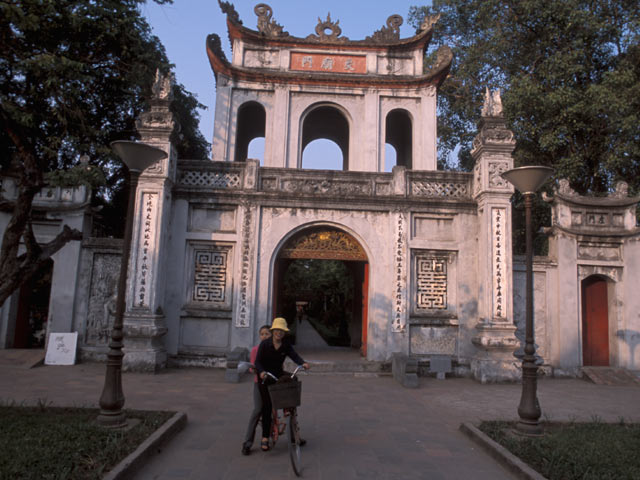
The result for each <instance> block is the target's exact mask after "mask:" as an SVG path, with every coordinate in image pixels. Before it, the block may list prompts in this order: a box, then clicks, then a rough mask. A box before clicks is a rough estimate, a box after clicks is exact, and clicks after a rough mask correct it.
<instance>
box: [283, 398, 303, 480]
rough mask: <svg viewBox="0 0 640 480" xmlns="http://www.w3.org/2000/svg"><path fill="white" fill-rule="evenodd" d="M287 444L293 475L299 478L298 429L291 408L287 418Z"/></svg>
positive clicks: (300, 462)
mask: <svg viewBox="0 0 640 480" xmlns="http://www.w3.org/2000/svg"><path fill="white" fill-rule="evenodd" d="M287 444H288V445H289V458H290V459H291V466H292V467H293V471H294V473H295V474H296V475H297V476H298V477H299V476H300V475H301V473H302V461H301V458H300V430H299V429H298V417H297V415H296V409H295V408H292V409H291V413H290V415H289V417H288V418H287Z"/></svg>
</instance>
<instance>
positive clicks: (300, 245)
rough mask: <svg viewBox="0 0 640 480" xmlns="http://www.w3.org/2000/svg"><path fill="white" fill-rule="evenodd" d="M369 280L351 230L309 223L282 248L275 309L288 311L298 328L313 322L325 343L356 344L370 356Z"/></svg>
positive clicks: (275, 282)
mask: <svg viewBox="0 0 640 480" xmlns="http://www.w3.org/2000/svg"><path fill="white" fill-rule="evenodd" d="M368 283H369V263H368V258H367V255H366V253H365V251H364V249H363V248H362V246H361V245H360V244H359V243H358V241H357V240H356V239H355V238H353V236H351V235H350V234H348V233H346V232H344V231H343V230H340V229H338V228H335V227H331V226H314V227H309V228H306V229H304V230H302V231H300V232H297V233H296V234H294V235H293V236H292V237H291V238H289V239H288V240H287V242H286V243H285V244H284V245H283V246H282V248H281V249H280V251H279V252H278V256H277V258H276V262H275V268H274V278H273V303H272V305H273V312H272V313H273V316H284V317H285V318H286V319H287V321H288V322H289V323H290V324H292V326H293V330H294V334H295V333H296V330H297V329H298V328H300V329H302V328H309V326H311V327H312V328H313V330H314V331H315V332H316V333H317V334H318V336H319V337H321V338H322V339H323V340H324V342H325V343H326V346H327V347H331V346H342V347H352V348H357V349H360V352H361V354H362V355H363V356H366V353H367V350H366V349H367V305H368ZM301 325H304V327H302V326H301ZM314 335H315V333H314Z"/></svg>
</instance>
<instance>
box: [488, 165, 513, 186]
mask: <svg viewBox="0 0 640 480" xmlns="http://www.w3.org/2000/svg"><path fill="white" fill-rule="evenodd" d="M507 170H509V164H508V163H507V162H489V187H490V188H509V182H507V181H506V180H505V179H504V178H502V176H501V175H502V174H503V173H504V172H506V171H507Z"/></svg>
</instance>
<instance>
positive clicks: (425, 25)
mask: <svg viewBox="0 0 640 480" xmlns="http://www.w3.org/2000/svg"><path fill="white" fill-rule="evenodd" d="M438 20H440V14H439V13H438V14H436V15H427V16H425V17H424V20H423V21H422V24H421V25H420V31H422V32H424V31H426V30H431V29H432V28H433V26H434V25H435V24H436V23H437V22H438Z"/></svg>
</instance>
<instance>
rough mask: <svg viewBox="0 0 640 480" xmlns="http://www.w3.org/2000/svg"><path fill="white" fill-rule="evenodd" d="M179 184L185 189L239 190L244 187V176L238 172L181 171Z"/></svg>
mask: <svg viewBox="0 0 640 480" xmlns="http://www.w3.org/2000/svg"><path fill="white" fill-rule="evenodd" d="M178 184H179V185H181V186H184V187H207V188H225V189H230V190H233V189H237V188H241V187H242V175H241V174H240V173H238V172H225V171H215V170H204V171H202V170H181V171H180V176H179V179H178Z"/></svg>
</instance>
